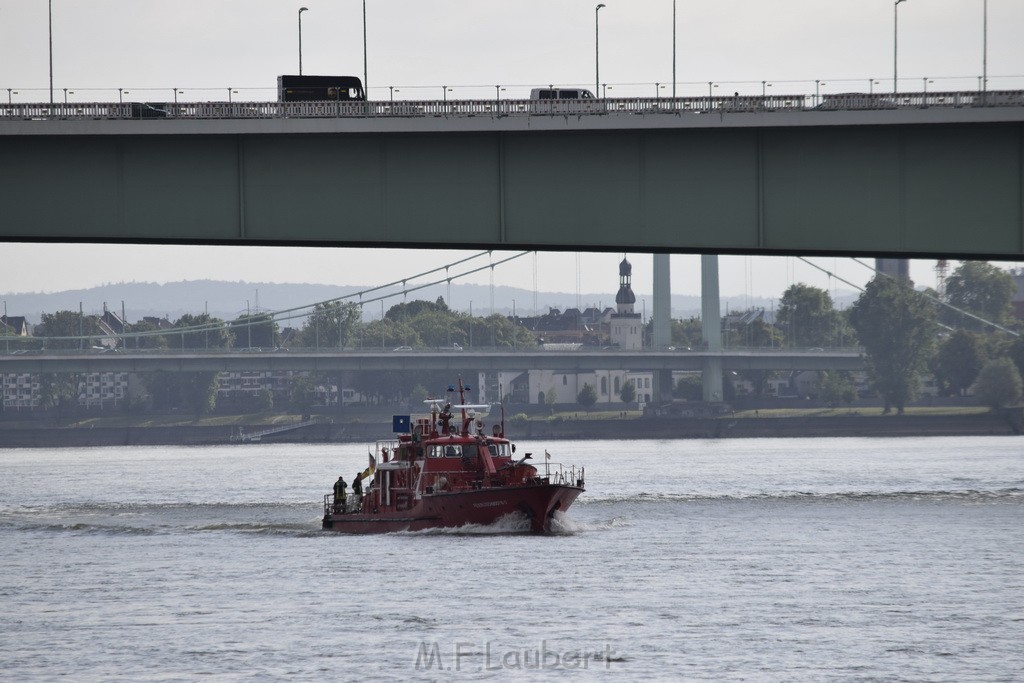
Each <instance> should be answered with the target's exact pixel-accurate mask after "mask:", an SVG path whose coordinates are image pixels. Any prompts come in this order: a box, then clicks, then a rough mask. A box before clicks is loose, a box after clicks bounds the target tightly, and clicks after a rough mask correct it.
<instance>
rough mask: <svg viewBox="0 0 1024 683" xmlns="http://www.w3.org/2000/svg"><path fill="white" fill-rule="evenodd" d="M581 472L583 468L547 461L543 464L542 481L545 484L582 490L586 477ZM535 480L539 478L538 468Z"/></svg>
mask: <svg viewBox="0 0 1024 683" xmlns="http://www.w3.org/2000/svg"><path fill="white" fill-rule="evenodd" d="M583 470H584V468H583V467H576V466H575V465H563V464H562V463H559V462H550V461H548V462H545V463H544V476H543V479H544V480H546V483H548V484H554V485H555V486H578V487H579V488H584V483H585V479H586V477H585V476H584V471H583ZM537 478H538V479H540V478H541V477H540V468H539V467H538V472H537Z"/></svg>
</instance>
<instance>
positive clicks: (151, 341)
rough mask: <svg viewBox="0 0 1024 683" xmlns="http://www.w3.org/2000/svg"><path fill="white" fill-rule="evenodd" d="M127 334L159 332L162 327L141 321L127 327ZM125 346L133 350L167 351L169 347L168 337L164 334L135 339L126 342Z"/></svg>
mask: <svg viewBox="0 0 1024 683" xmlns="http://www.w3.org/2000/svg"><path fill="white" fill-rule="evenodd" d="M125 331H126V332H129V333H132V334H134V333H138V332H159V331H160V327H159V326H158V325H156V324H154V323H151V322H149V321H146V320H140V321H139V322H137V323H135V324H133V325H127V326H126V330H125ZM125 346H126V347H127V348H131V349H166V348H167V347H168V343H167V337H166V336H164V335H162V334H152V335H149V334H147V335H146V336H143V337H134V338H131V339H126V340H125Z"/></svg>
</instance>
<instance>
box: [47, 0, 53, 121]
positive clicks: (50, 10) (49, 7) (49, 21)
mask: <svg viewBox="0 0 1024 683" xmlns="http://www.w3.org/2000/svg"><path fill="white" fill-rule="evenodd" d="M46 4H47V26H48V31H49V36H50V104H53V0H49V2H47V3H46Z"/></svg>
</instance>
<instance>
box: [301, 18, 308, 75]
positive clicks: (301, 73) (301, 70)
mask: <svg viewBox="0 0 1024 683" xmlns="http://www.w3.org/2000/svg"><path fill="white" fill-rule="evenodd" d="M308 11H309V8H308V7H300V8H299V75H300V76H301V75H302V13H303V12H308Z"/></svg>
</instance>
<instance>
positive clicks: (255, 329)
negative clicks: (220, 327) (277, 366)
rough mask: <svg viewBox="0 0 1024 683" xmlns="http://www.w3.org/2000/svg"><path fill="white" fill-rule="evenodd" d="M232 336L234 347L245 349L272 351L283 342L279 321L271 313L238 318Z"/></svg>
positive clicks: (233, 325) (235, 320) (233, 322)
mask: <svg viewBox="0 0 1024 683" xmlns="http://www.w3.org/2000/svg"><path fill="white" fill-rule="evenodd" d="M231 335H232V346H234V347H235V348H243V349H249V348H257V349H272V348H275V347H277V346H278V344H279V343H280V341H281V332H280V330H279V329H278V326H277V321H275V320H274V318H273V317H272V316H271V315H270V314H269V313H253V314H251V315H240V316H238V317H237V318H235V319H234V320H232V321H231ZM186 343H187V340H186Z"/></svg>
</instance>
